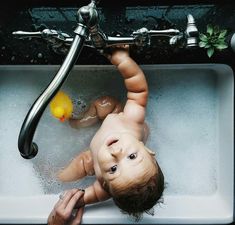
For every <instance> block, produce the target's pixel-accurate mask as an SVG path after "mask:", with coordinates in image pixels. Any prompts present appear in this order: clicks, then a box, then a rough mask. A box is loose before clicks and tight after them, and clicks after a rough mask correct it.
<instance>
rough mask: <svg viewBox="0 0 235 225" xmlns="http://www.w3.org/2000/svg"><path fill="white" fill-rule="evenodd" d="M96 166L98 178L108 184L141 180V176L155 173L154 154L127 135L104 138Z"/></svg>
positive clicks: (116, 134)
mask: <svg viewBox="0 0 235 225" xmlns="http://www.w3.org/2000/svg"><path fill="white" fill-rule="evenodd" d="M96 164H97V165H94V166H95V168H96V169H98V170H99V173H98V176H101V177H102V178H103V179H104V180H105V181H106V182H108V183H110V182H115V183H119V182H123V181H124V180H126V181H127V180H130V179H131V180H133V179H142V178H143V175H144V176H146V177H149V176H151V175H153V174H154V173H156V162H155V157H154V153H153V152H151V151H150V150H148V149H147V148H146V147H145V146H144V144H143V143H142V142H140V141H139V140H138V139H136V138H135V137H134V136H133V135H131V134H129V133H115V134H113V135H110V136H109V137H108V138H106V140H105V141H104V143H103V145H102V146H101V148H100V149H99V150H98V152H97V163H96ZM140 175H141V176H140ZM141 177H142V178H141Z"/></svg>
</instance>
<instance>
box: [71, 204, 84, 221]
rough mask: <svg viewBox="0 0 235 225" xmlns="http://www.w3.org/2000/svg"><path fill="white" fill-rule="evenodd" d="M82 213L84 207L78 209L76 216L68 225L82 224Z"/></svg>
mask: <svg viewBox="0 0 235 225" xmlns="http://www.w3.org/2000/svg"><path fill="white" fill-rule="evenodd" d="M83 213H84V207H81V208H79V209H78V211H77V214H76V216H75V217H74V219H73V220H72V222H71V224H70V225H79V224H81V222H82V216H83Z"/></svg>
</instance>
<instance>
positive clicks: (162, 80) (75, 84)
mask: <svg viewBox="0 0 235 225" xmlns="http://www.w3.org/2000/svg"><path fill="white" fill-rule="evenodd" d="M37 73H40V74H41V75H40V76H41V77H42V79H44V81H38V79H37V76H36V74H35V76H32V75H31V76H30V74H28V73H24V74H22V75H21V74H17V78H16V76H15V77H14V76H12V77H11V76H10V75H9V74H7V76H6V77H2V78H1V83H0V104H1V108H0V115H1V118H4V119H2V121H1V126H0V133H1V135H0V143H1V145H2V147H1V150H0V151H1V157H0V171H1V173H0V196H1V195H4V196H7V195H9V196H10V195H11V196H12V195H13V196H14V195H27V196H28V195H36V194H51V193H59V192H61V191H63V190H66V189H68V188H85V187H87V186H88V185H89V184H91V183H92V182H93V181H94V180H95V178H94V177H87V178H85V179H83V180H80V181H76V182H71V183H62V182H60V181H58V180H57V178H56V174H57V173H58V171H59V170H61V169H62V168H63V167H65V166H66V165H67V164H68V163H69V162H70V161H71V160H72V159H73V158H74V157H75V156H76V155H77V154H79V152H81V151H82V150H84V149H87V147H88V146H89V143H90V141H91V139H92V137H93V135H94V134H95V132H96V131H97V129H98V128H99V126H100V123H98V124H96V125H94V126H92V127H87V128H81V129H72V128H71V127H70V126H69V124H68V122H65V123H60V122H59V121H58V120H56V119H55V118H53V117H52V116H51V114H50V111H49V107H47V109H46V110H45V112H44V114H43V116H42V118H41V120H40V123H39V125H38V128H37V130H36V133H35V136H34V141H35V142H36V143H37V144H38V147H39V152H38V154H37V156H36V157H35V158H33V159H31V160H25V159H23V158H22V157H21V156H20V154H19V151H18V149H17V139H18V134H19V131H20V127H21V125H22V121H23V119H24V117H25V115H26V113H27V111H28V109H29V106H30V105H32V103H33V101H34V100H35V98H36V97H37V96H38V93H40V92H41V90H43V89H44V88H45V86H46V84H47V83H48V81H50V79H51V78H50V77H48V73H49V72H45V71H37ZM44 73H45V74H44ZM50 73H51V72H50ZM52 74H53V73H52ZM146 77H147V80H148V83H149V91H150V95H149V102H148V107H147V114H146V122H147V123H148V125H149V127H150V136H149V139H148V141H147V143H146V145H147V146H148V147H149V148H150V149H152V150H153V151H155V152H156V158H157V161H158V163H159V164H160V166H161V168H162V171H163V173H164V175H165V181H166V190H165V194H167V195H208V194H213V193H214V192H215V191H216V189H217V160H218V159H217V158H218V149H217V146H218V143H217V142H218V140H217V139H218V130H217V126H218V125H217V124H218V117H217V113H218V109H217V107H218V100H217V90H216V88H217V87H216V77H215V76H213V74H205V71H201V72H200V71H199V72H198V71H195V72H194V71H192V70H190V71H189V73H185V72H184V73H181V71H180V70H179V71H175V72H174V73H173V72H172V71H167V70H166V71H160V72H157V71H155V72H154V71H146ZM62 90H64V91H65V92H67V93H68V94H69V95H70V96H72V98H73V99H74V100H75V101H76V100H77V102H78V101H79V102H80V103H81V104H78V105H85V106H86V107H88V105H89V102H91V101H92V100H94V99H95V98H97V97H99V96H102V95H112V96H115V97H116V98H118V99H119V100H122V101H123V102H124V101H125V96H126V91H125V88H124V84H123V80H122V79H121V77H120V75H119V74H118V73H117V72H116V71H111V72H110V71H97V72H95V73H94V71H93V72H89V71H84V72H83V73H81V72H80V73H79V75H77V74H76V73H75V72H73V73H72V74H71V75H70V77H69V79H68V80H67V81H66V83H65V84H64V85H63V87H62ZM23 96H24V97H23ZM3 106H4V107H3ZM84 109H85V108H84V107H83V108H81V111H82V110H84Z"/></svg>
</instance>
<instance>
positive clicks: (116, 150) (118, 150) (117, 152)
mask: <svg viewBox="0 0 235 225" xmlns="http://www.w3.org/2000/svg"><path fill="white" fill-rule="evenodd" d="M121 153H122V148H121V147H120V146H115V147H113V148H112V149H111V155H112V156H113V157H117V156H120V155H121Z"/></svg>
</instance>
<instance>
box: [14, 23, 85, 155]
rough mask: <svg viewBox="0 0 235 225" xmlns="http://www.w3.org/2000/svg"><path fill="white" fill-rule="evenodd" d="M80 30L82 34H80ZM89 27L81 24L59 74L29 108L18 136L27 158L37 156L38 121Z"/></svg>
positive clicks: (64, 76) (82, 43)
mask: <svg viewBox="0 0 235 225" xmlns="http://www.w3.org/2000/svg"><path fill="white" fill-rule="evenodd" d="M78 31H79V32H80V34H82V35H78ZM86 34H87V28H86V26H84V25H82V24H79V26H78V29H77V33H76V36H75V38H74V41H73V43H72V45H71V47H70V50H69V53H68V54H67V57H66V58H65V60H64V62H63V64H62V66H61V67H60V69H59V70H58V72H57V74H56V75H55V77H54V78H53V80H52V81H51V83H50V84H49V85H48V86H47V88H46V89H45V90H44V91H43V93H42V94H41V95H40V96H39V97H38V98H37V100H36V101H35V102H34V104H33V106H32V107H31V109H30V110H29V112H28V114H27V116H26V118H25V120H24V122H23V124H22V127H21V130H20V134H19V138H18V148H19V151H20V154H21V156H22V157H23V158H25V159H31V158H33V157H35V156H36V154H37V152H38V147H37V144H36V143H32V140H33V136H34V133H35V130H36V128H37V125H38V122H39V120H40V118H41V116H42V114H43V112H44V110H45V109H46V107H47V105H48V104H49V102H50V101H51V100H52V98H53V97H54V96H55V94H56V93H57V92H58V90H59V89H60V87H61V86H62V84H63V83H64V81H65V80H66V78H67V77H68V75H69V72H70V71H71V69H72V68H73V65H74V64H75V63H76V60H77V58H78V56H79V54H80V52H81V50H82V47H83V45H84V41H85V39H86Z"/></svg>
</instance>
